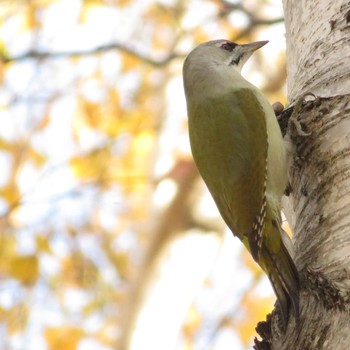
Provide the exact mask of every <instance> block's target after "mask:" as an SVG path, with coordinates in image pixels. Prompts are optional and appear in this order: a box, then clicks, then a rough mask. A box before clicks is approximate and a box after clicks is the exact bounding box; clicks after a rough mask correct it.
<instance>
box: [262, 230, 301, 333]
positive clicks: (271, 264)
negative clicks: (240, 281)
mask: <svg viewBox="0 0 350 350" xmlns="http://www.w3.org/2000/svg"><path fill="white" fill-rule="evenodd" d="M281 230H282V229H281ZM278 235H279V237H278V240H279V249H278V250H277V251H276V250H275V249H271V247H268V246H265V247H263V253H262V256H261V260H262V261H261V265H262V266H264V267H265V268H266V272H267V275H268V277H269V280H270V282H271V284H272V288H273V290H274V292H275V294H276V297H277V300H278V303H279V306H280V309H281V315H282V321H283V326H284V328H286V326H287V323H288V316H289V312H290V310H291V312H292V314H293V316H294V317H295V318H298V317H299V289H300V282H299V275H298V271H297V269H296V267H295V264H294V262H293V259H292V258H291V256H290V254H289V252H288V249H287V248H286V246H285V245H284V243H283V241H282V237H281V233H280V232H278ZM275 238H276V237H275ZM263 245H264V244H263Z"/></svg>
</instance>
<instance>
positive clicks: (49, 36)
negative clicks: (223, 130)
mask: <svg viewBox="0 0 350 350" xmlns="http://www.w3.org/2000/svg"><path fill="white" fill-rule="evenodd" d="M219 38H227V39H231V40H234V41H238V42H244V43H246V42H252V41H256V40H269V41H270V42H269V44H268V45H266V46H265V47H264V48H263V49H261V50H259V51H258V52H257V53H256V54H255V55H254V57H253V58H252V59H251V60H250V62H249V63H248V64H247V65H246V67H245V69H244V71H243V74H244V75H245V77H246V78H247V79H249V80H250V81H251V82H253V83H254V84H256V85H257V86H259V88H261V89H262V90H263V91H264V93H265V94H266V95H267V96H268V98H269V100H270V102H271V103H273V102H275V101H277V100H278V101H281V102H282V103H283V102H284V101H285V90H284V89H285V87H284V82H285V42H284V24H283V10H282V4H281V1H280V0H246V1H243V0H242V1H238V0H237V1H223V0H201V1H200V0H158V1H156V0H26V1H25V0H9V1H6V0H0V84H1V89H0V228H1V229H0V350H15V349H16V350H17V349H21V350H45V349H50V350H75V349H78V350H92V349H94V350H110V349H121V350H144V349H147V350H148V349H152V350H161V349H162V350H165V349H166V350H208V349H211V350H223V349H225V350H227V349H235V350H237V349H238V350H240V349H251V348H252V344H253V338H254V336H255V330H254V328H255V326H256V323H257V322H258V321H259V320H263V319H265V315H266V313H268V312H269V311H271V309H272V307H273V304H274V300H275V297H274V295H273V292H272V289H271V287H270V285H269V283H268V281H267V279H266V277H264V275H263V274H262V272H261V271H260V270H259V269H258V268H257V266H256V265H255V263H254V262H253V261H252V259H251V258H250V256H249V255H248V254H247V253H246V252H245V251H244V250H243V249H242V246H241V243H240V242H239V240H238V239H236V238H234V237H233V236H232V234H231V233H230V232H228V230H227V229H226V228H225V225H224V224H223V221H222V220H221V218H220V217H219V215H218V212H217V210H216V208H215V206H214V204H213V202H212V200H211V198H210V196H209V195H208V192H207V190H206V188H205V187H204V184H203V182H202V181H201V179H200V178H199V175H198V173H197V171H196V168H195V166H194V164H193V161H192V158H191V153H190V148H189V142H188V135H187V116H186V105H185V99H184V93H183V87H182V76H181V70H182V64H183V61H184V58H185V56H186V54H188V53H189V51H190V50H191V49H192V48H193V47H194V46H196V45H197V44H198V43H200V42H203V41H207V40H212V39H219Z"/></svg>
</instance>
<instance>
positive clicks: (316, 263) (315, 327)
mask: <svg viewBox="0 0 350 350" xmlns="http://www.w3.org/2000/svg"><path fill="white" fill-rule="evenodd" d="M284 10H285V20H286V39H287V74H288V99H289V103H290V104H295V103H297V107H295V110H296V112H295V113H294V115H293V118H297V119H298V120H299V121H300V122H301V124H302V126H303V128H304V129H305V130H306V131H308V132H311V135H309V136H300V135H298V134H297V133H296V131H295V130H294V131H293V128H292V127H290V128H289V130H288V132H289V135H290V137H291V140H292V142H293V144H294V153H293V155H292V162H291V167H290V169H289V176H290V183H291V187H292V193H291V195H290V196H289V197H288V199H287V206H286V208H287V210H286V211H287V212H286V215H287V218H290V221H291V224H292V227H293V231H294V240H295V261H296V265H297V268H298V270H299V272H300V277H301V284H302V288H301V294H300V306H301V314H300V318H299V320H297V321H295V320H294V319H293V317H290V320H289V321H290V322H289V324H288V328H287V330H286V332H285V333H283V332H281V331H280V330H279V327H278V325H277V317H276V314H274V315H273V316H272V323H271V324H272V327H271V334H268V335H267V336H266V337H265V340H266V341H267V342H268V343H269V346H270V348H271V349H278V350H283V349H308V350H313V349H317V350H320V349H336V350H347V349H349V347H350V345H349V344H350V314H349V312H350V39H349V38H350V2H349V1H345V0H332V1H329V0H284ZM305 93H312V94H314V95H316V96H317V98H316V99H313V101H309V102H307V103H304V105H303V106H302V107H301V108H299V107H300V106H301V105H300V103H298V102H297V101H300V99H301V98H302V97H303V95H305ZM264 349H266V348H264Z"/></svg>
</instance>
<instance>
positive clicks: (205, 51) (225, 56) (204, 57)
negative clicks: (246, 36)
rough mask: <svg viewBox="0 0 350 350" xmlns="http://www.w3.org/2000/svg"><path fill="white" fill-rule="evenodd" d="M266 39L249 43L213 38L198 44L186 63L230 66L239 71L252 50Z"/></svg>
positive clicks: (261, 44)
mask: <svg viewBox="0 0 350 350" xmlns="http://www.w3.org/2000/svg"><path fill="white" fill-rule="evenodd" d="M267 43H268V41H256V42H253V43H250V44H236V43H234V42H233V41H229V40H213V41H208V42H205V43H203V44H200V45H198V46H197V47H196V48H195V49H194V50H193V51H192V52H191V53H190V54H189V55H188V56H187V58H186V62H185V66H186V65H192V64H193V65H195V64H196V63H198V64H203V63H207V64H210V65H224V66H229V67H230V66H232V67H233V68H235V69H236V70H238V71H239V72H240V71H241V69H242V67H243V65H244V63H246V62H247V60H248V58H249V57H250V56H251V55H252V54H253V52H254V51H255V50H257V49H259V48H260V47H262V46H264V45H265V44H267Z"/></svg>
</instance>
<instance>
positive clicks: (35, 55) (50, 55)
mask: <svg viewBox="0 0 350 350" xmlns="http://www.w3.org/2000/svg"><path fill="white" fill-rule="evenodd" d="M111 50H119V51H122V52H124V53H127V54H129V55H132V56H134V57H136V58H138V59H140V60H142V61H143V62H146V63H148V64H150V65H153V66H164V65H166V64H168V63H169V62H170V61H172V60H173V59H175V58H180V57H183V55H181V54H176V53H170V54H168V55H167V56H166V57H164V58H163V59H161V60H156V59H154V58H151V57H148V56H146V55H144V54H142V53H140V52H137V51H136V50H133V49H131V48H129V47H126V46H124V45H122V44H119V43H111V44H106V45H101V46H97V47H95V48H93V49H90V50H81V51H60V52H42V51H36V50H30V51H28V52H26V53H24V54H22V55H18V56H12V57H8V56H5V55H4V54H0V61H1V62H3V63H9V62H19V61H24V60H27V59H39V60H40V59H55V58H61V57H81V56H88V55H94V54H96V53H100V52H106V51H111Z"/></svg>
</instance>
